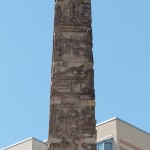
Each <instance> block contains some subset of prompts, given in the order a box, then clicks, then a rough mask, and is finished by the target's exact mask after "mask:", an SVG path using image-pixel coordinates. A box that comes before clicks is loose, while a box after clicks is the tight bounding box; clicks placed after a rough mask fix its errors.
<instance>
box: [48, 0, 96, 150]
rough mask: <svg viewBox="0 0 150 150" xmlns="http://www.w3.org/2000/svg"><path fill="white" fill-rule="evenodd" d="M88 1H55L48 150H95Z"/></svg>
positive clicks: (90, 29)
mask: <svg viewBox="0 0 150 150" xmlns="http://www.w3.org/2000/svg"><path fill="white" fill-rule="evenodd" d="M91 22H92V18H91V0H55V19H54V34H53V55H52V71H51V95H50V123H49V139H48V142H49V144H48V149H49V150H96V128H95V127H96V121H95V94H94V70H93V53H92V27H91Z"/></svg>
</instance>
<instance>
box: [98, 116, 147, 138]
mask: <svg viewBox="0 0 150 150" xmlns="http://www.w3.org/2000/svg"><path fill="white" fill-rule="evenodd" d="M113 120H119V121H121V122H123V123H125V124H127V125H129V126H131V127H133V128H136V129H137V130H139V131H141V132H143V133H145V134H148V135H150V133H149V132H147V131H144V130H143V129H140V128H139V127H136V126H134V125H132V124H131V123H128V122H127V121H124V120H122V119H120V118H118V117H113V118H111V119H108V120H106V121H103V122H101V123H99V124H97V125H96V127H97V126H100V125H103V124H106V123H108V122H111V121H113Z"/></svg>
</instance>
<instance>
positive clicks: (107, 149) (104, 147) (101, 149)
mask: <svg viewBox="0 0 150 150" xmlns="http://www.w3.org/2000/svg"><path fill="white" fill-rule="evenodd" d="M97 150H113V149H112V139H109V140H105V141H102V142H99V143H97Z"/></svg>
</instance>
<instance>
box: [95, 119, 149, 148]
mask: <svg viewBox="0 0 150 150" xmlns="http://www.w3.org/2000/svg"><path fill="white" fill-rule="evenodd" d="M96 128H97V150H150V133H147V132H145V131H143V130H141V129H139V128H137V127H135V126H133V125H131V124H129V123H127V122H125V121H123V120H121V119H119V118H112V119H110V120H107V121H105V122H102V123H100V124H98V125H97V127H96Z"/></svg>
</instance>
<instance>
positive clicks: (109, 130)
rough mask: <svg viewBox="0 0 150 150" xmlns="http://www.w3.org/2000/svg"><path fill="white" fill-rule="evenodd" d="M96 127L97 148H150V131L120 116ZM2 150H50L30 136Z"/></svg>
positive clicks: (44, 143) (110, 149)
mask: <svg viewBox="0 0 150 150" xmlns="http://www.w3.org/2000/svg"><path fill="white" fill-rule="evenodd" d="M96 129H97V150H150V133H147V132H145V131H143V130H141V129H139V128H137V127H135V126H133V125H131V124H129V123H127V122H125V121H123V120H121V119H119V118H112V119H109V120H107V121H105V122H102V123H100V124H97V126H96ZM1 150H48V143H47V141H46V142H43V141H39V140H37V139H35V138H29V139H26V140H24V141H21V142H18V143H16V144H14V145H11V146H9V147H6V148H3V149H1ZM88 150H93V149H91V148H90V147H89V148H88Z"/></svg>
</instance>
